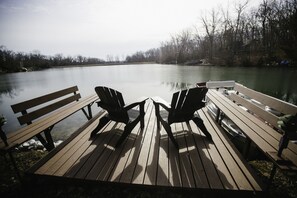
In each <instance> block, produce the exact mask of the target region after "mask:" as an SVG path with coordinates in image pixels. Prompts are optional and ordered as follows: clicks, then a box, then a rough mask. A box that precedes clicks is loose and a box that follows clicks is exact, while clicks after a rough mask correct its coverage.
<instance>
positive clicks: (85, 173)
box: [33, 102, 262, 193]
mask: <svg viewBox="0 0 297 198" xmlns="http://www.w3.org/2000/svg"><path fill="white" fill-rule="evenodd" d="M154 111H155V109H154V106H153V104H152V103H151V102H149V103H148V105H147V106H146V115H145V128H144V129H143V130H142V131H141V130H140V125H139V124H138V125H137V126H136V127H135V128H134V129H133V131H132V132H131V134H130V135H129V136H128V138H127V139H126V140H125V141H124V142H123V143H122V145H121V146H119V147H118V148H114V145H115V144H116V142H117V140H118V138H119V137H120V135H121V133H122V131H123V129H124V126H125V125H124V124H121V123H116V122H113V121H111V122H109V123H108V124H107V125H106V126H105V128H103V129H102V130H101V131H100V132H98V134H97V135H96V137H95V138H92V139H90V138H89V135H90V133H91V131H92V130H93V128H94V127H96V125H97V124H98V119H97V120H96V121H94V122H93V123H91V124H90V126H88V127H87V128H86V129H85V130H83V132H81V133H80V134H78V135H77V136H76V137H75V138H74V139H73V140H72V141H70V142H69V143H68V144H66V145H65V146H64V147H63V148H62V149H61V150H60V151H59V152H57V153H56V154H55V155H53V156H51V157H50V158H49V159H48V161H47V162H46V163H44V164H43V165H41V167H39V168H38V169H36V171H35V172H33V174H34V175H37V176H51V177H56V178H64V177H65V178H68V179H73V180H75V179H79V180H82V181H84V180H86V181H98V182H112V183H125V184H129V185H134V184H135V185H145V186H155V187H167V188H175V187H178V188H186V189H204V190H212V189H216V190H231V191H242V192H243V193H244V192H253V191H257V192H258V191H259V192H260V191H262V189H261V187H260V185H259V184H258V180H257V179H254V177H256V176H255V175H254V174H252V173H250V171H251V170H250V169H249V168H248V165H247V163H246V162H245V161H244V159H243V158H240V157H239V156H237V155H238V153H237V152H238V151H234V149H235V148H234V147H233V146H232V145H230V142H229V141H227V140H226V139H225V138H226V137H225V136H224V135H223V134H222V133H221V132H222V131H221V130H222V129H221V128H219V126H218V125H216V123H215V122H214V120H213V119H212V118H211V117H210V115H209V114H208V113H207V110H206V109H203V110H199V111H198V114H199V116H200V117H201V118H202V119H203V120H204V123H205V126H206V128H207V129H208V130H209V132H210V133H211V135H212V137H213V140H214V141H213V142H210V141H209V140H207V139H206V137H205V135H204V134H203V133H202V132H201V131H200V129H199V128H197V126H196V125H195V124H194V123H193V122H192V121H191V122H190V123H177V124H172V125H171V127H172V131H173V135H174V137H175V138H176V139H177V142H178V144H179V146H180V149H179V150H177V149H176V148H175V146H174V145H173V144H172V142H171V141H170V139H169V138H168V135H167V133H166V131H165V130H164V128H163V127H161V128H160V129H157V124H156V116H155V112H154Z"/></svg>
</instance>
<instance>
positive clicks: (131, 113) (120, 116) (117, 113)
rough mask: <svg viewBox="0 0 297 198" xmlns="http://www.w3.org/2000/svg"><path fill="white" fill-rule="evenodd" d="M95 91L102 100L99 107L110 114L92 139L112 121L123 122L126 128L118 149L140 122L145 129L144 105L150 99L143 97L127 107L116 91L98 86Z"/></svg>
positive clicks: (102, 121)
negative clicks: (136, 108) (137, 107)
mask: <svg viewBox="0 0 297 198" xmlns="http://www.w3.org/2000/svg"><path fill="white" fill-rule="evenodd" d="M95 91H96V93H97V94H98V96H99V98H100V101H99V102H98V106H100V107H101V108H102V109H105V110H106V111H107V112H108V114H107V115H106V116H104V117H102V118H101V119H100V121H99V124H98V125H97V127H96V128H95V129H94V130H93V131H92V133H91V137H94V136H95V135H96V133H97V132H98V131H99V130H100V129H102V128H103V127H104V126H105V125H106V124H107V123H108V122H109V121H110V120H113V121H116V122H122V123H124V124H126V126H125V128H124V132H123V134H122V135H121V137H120V139H119V140H118V142H117V144H116V147H118V146H119V145H120V144H121V143H122V142H123V141H124V140H125V138H126V137H127V136H128V135H129V134H130V133H131V131H132V129H133V128H134V127H135V126H136V125H137V123H138V122H139V121H140V127H141V129H143V128H144V114H145V112H144V105H145V101H146V100H147V99H148V98H145V97H142V98H140V99H138V101H137V102H134V103H132V104H129V105H125V102H124V99H123V96H122V94H121V93H120V92H118V91H116V90H114V89H111V88H108V87H102V86H98V87H95ZM136 106H139V109H138V110H135V109H133V108H134V107H136Z"/></svg>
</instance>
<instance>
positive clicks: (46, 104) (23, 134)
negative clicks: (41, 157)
mask: <svg viewBox="0 0 297 198" xmlns="http://www.w3.org/2000/svg"><path fill="white" fill-rule="evenodd" d="M97 99H98V96H97V94H93V95H90V96H88V97H85V98H83V99H81V95H80V93H79V92H78V87H77V86H73V87H69V88H67V89H63V90H60V91H56V92H53V93H50V94H46V95H43V96H40V97H37V98H34V99H31V100H27V101H24V102H21V103H18V104H14V105H12V106H11V108H12V110H13V112H14V113H21V115H20V116H19V117H18V121H19V123H20V124H21V125H24V124H27V125H26V126H24V127H22V128H20V129H19V130H17V131H15V132H13V133H9V134H8V135H7V137H6V138H3V139H2V140H0V150H4V151H9V150H11V149H13V148H15V147H17V146H19V145H20V144H22V143H23V142H25V141H27V140H29V139H31V138H33V137H34V136H36V137H37V138H38V139H39V140H40V142H41V143H42V144H43V145H44V146H45V148H46V149H47V150H52V149H53V148H54V143H53V139H52V137H51V134H50V132H51V130H52V129H53V127H54V125H55V124H57V123H58V122H60V121H62V120H63V119H65V118H67V117H68V116H70V115H72V114H74V113H75V112H77V111H79V110H82V111H83V112H84V114H85V115H86V116H87V118H88V119H89V120H90V119H91V118H92V111H91V105H92V104H93V103H94V102H95V101H96V100H97ZM85 107H87V111H88V112H87V111H86V110H85V109H84V108H85ZM42 132H44V136H45V138H43V136H42V135H41V133H42Z"/></svg>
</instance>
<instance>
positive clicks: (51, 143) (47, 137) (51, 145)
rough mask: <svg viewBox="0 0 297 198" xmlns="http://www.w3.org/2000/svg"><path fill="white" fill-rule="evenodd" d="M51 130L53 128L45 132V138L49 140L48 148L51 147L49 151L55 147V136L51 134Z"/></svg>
mask: <svg viewBox="0 0 297 198" xmlns="http://www.w3.org/2000/svg"><path fill="white" fill-rule="evenodd" d="M50 131H51V130H46V131H45V132H44V135H45V139H46V141H47V147H48V148H47V150H48V149H49V150H48V151H51V150H53V149H54V148H55V145H54V141H53V138H52V135H51V132H50Z"/></svg>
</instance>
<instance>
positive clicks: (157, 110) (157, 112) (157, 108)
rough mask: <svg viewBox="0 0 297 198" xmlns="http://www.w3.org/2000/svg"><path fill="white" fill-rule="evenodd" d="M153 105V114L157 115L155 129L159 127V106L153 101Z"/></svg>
mask: <svg viewBox="0 0 297 198" xmlns="http://www.w3.org/2000/svg"><path fill="white" fill-rule="evenodd" d="M154 106H155V115H156V117H157V129H160V128H161V127H160V106H159V104H157V103H154Z"/></svg>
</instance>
